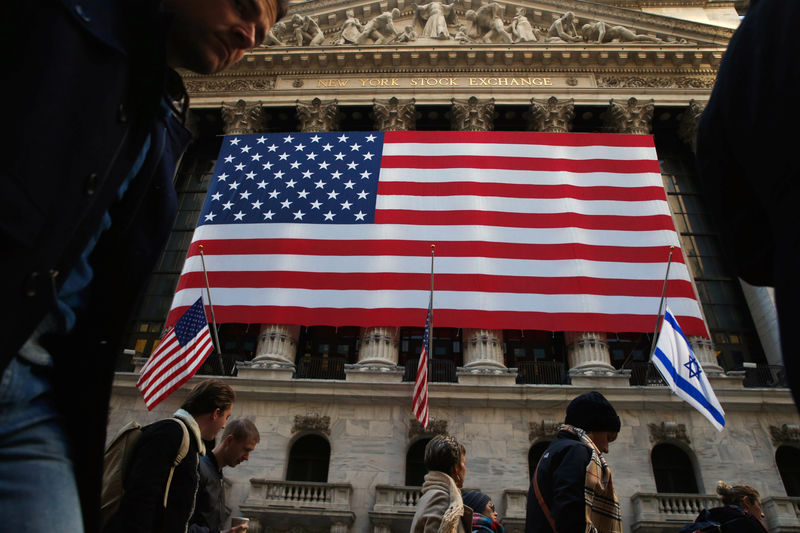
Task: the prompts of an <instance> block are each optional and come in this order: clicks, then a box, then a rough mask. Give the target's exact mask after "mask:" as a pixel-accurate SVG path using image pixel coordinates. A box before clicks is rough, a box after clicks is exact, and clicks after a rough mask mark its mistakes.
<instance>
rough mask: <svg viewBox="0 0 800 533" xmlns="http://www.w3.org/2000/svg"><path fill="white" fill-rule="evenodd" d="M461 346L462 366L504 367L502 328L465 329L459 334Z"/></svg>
mask: <svg viewBox="0 0 800 533" xmlns="http://www.w3.org/2000/svg"><path fill="white" fill-rule="evenodd" d="M461 348H462V353H463V355H464V368H499V369H503V370H505V368H506V365H505V364H504V361H503V330H502V329H470V328H468V329H465V330H464V331H463V332H462V334H461Z"/></svg>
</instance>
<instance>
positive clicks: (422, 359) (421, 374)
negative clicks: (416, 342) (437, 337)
mask: <svg viewBox="0 0 800 533" xmlns="http://www.w3.org/2000/svg"><path fill="white" fill-rule="evenodd" d="M430 330H431V308H430V307H428V318H427V319H426V320H425V334H424V335H423V337H422V351H421V352H420V354H419V364H418V365H417V379H416V381H415V382H414V405H413V410H414V416H416V417H417V420H419V423H420V424H422V427H424V428H425V429H428V353H429V352H430V349H429V344H430V335H429V333H430Z"/></svg>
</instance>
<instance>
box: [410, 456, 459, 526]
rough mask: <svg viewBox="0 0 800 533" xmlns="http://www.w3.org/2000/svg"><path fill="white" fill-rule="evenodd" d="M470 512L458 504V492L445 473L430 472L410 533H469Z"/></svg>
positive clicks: (424, 484)
mask: <svg viewBox="0 0 800 533" xmlns="http://www.w3.org/2000/svg"><path fill="white" fill-rule="evenodd" d="M470 531H472V509H470V508H469V507H467V506H466V505H464V503H463V502H462V501H461V489H459V488H458V486H456V483H455V481H453V478H451V477H450V476H448V475H447V474H445V473H444V472H436V471H431V472H428V474H427V475H426V476H425V482H424V483H423V484H422V498H420V499H419V501H418V502H417V512H416V513H414V520H413V522H411V533H470Z"/></svg>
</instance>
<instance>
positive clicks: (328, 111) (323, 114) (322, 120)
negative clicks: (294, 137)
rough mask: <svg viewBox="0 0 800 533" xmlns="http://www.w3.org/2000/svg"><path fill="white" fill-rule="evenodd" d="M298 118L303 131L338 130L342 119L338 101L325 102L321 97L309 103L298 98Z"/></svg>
mask: <svg viewBox="0 0 800 533" xmlns="http://www.w3.org/2000/svg"><path fill="white" fill-rule="evenodd" d="M297 119H298V120H299V121H300V131H302V132H319V131H336V130H337V129H339V119H340V113H339V105H338V102H337V101H336V100H331V101H328V102H323V101H322V100H320V99H319V98H314V99H313V100H311V102H308V103H306V102H301V101H300V100H297Z"/></svg>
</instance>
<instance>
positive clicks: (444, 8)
mask: <svg viewBox="0 0 800 533" xmlns="http://www.w3.org/2000/svg"><path fill="white" fill-rule="evenodd" d="M412 5H413V6H414V21H415V24H417V25H418V26H419V27H421V28H422V31H421V32H420V35H421V36H422V37H429V38H431V39H450V31H449V30H448V29H447V26H448V25H454V24H456V10H455V9H454V5H453V4H448V3H444V2H436V1H434V2H429V3H427V4H423V5H418V4H412Z"/></svg>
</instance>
